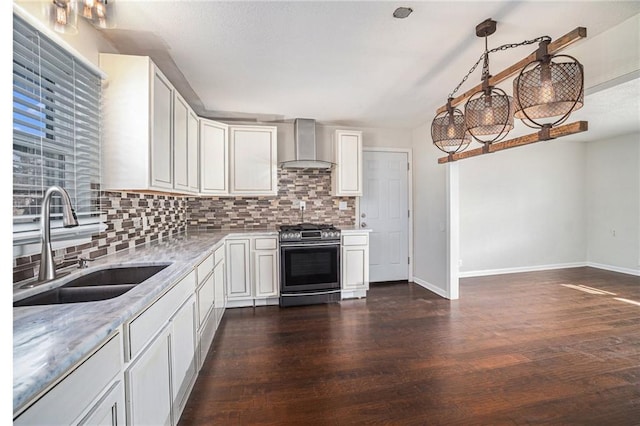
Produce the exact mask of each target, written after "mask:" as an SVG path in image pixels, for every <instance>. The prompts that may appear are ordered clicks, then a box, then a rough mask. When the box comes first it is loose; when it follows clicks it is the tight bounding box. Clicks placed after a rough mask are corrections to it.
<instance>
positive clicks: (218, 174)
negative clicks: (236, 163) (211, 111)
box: [200, 118, 229, 195]
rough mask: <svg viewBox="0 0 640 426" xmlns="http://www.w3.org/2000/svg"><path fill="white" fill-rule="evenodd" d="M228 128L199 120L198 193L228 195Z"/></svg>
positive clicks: (213, 122) (210, 121) (224, 125)
mask: <svg viewBox="0 0 640 426" xmlns="http://www.w3.org/2000/svg"><path fill="white" fill-rule="evenodd" d="M228 133H229V126H227V125H226V124H223V123H218V122H217V121H212V120H206V119H204V118H203V119H201V120H200V193H201V194H208V195H227V194H229V184H228V182H229V179H228V178H227V176H228V170H229V143H228Z"/></svg>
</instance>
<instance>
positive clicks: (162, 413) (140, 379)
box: [125, 327, 171, 426]
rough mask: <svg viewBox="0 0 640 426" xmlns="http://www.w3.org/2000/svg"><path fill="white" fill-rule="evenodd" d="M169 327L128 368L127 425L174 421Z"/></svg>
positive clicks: (169, 422)
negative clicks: (172, 413) (172, 419)
mask: <svg viewBox="0 0 640 426" xmlns="http://www.w3.org/2000/svg"><path fill="white" fill-rule="evenodd" d="M169 362H170V358H169V327H165V328H164V329H163V330H162V332H161V333H160V335H159V336H158V337H157V338H156V340H154V341H153V343H152V344H151V346H149V347H148V348H147V350H146V351H145V352H144V353H143V354H142V355H141V356H140V357H139V358H138V359H137V360H136V362H135V363H134V365H133V366H132V367H131V368H129V370H127V372H126V374H125V379H126V381H127V390H128V392H127V395H128V396H127V404H128V407H127V424H128V425H158V426H160V425H170V424H171V380H170V366H169Z"/></svg>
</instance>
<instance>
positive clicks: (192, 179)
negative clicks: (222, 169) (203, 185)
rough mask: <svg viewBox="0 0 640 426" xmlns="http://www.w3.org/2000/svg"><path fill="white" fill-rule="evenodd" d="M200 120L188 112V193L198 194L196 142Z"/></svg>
mask: <svg viewBox="0 0 640 426" xmlns="http://www.w3.org/2000/svg"><path fill="white" fill-rule="evenodd" d="M199 127H200V119H199V118H198V116H197V115H196V114H195V112H193V111H191V110H189V116H188V117H187V145H188V148H187V149H188V151H189V154H188V157H187V159H188V165H189V171H188V173H189V191H190V192H194V193H195V192H198V191H199V190H200V186H199V184H198V170H199V167H198V166H199V154H198V141H199V140H200V128H199Z"/></svg>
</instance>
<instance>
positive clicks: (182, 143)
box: [173, 94, 189, 191]
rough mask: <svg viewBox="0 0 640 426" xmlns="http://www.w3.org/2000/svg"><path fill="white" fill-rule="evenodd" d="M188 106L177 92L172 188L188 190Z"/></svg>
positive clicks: (175, 96)
mask: <svg viewBox="0 0 640 426" xmlns="http://www.w3.org/2000/svg"><path fill="white" fill-rule="evenodd" d="M188 116H189V107H188V106H187V103H186V102H185V101H184V100H183V99H182V98H181V97H180V96H178V95H177V94H175V95H174V102H173V188H174V189H178V190H181V191H188V190H189V146H188V142H189V139H188V134H187V130H188V126H187V121H188Z"/></svg>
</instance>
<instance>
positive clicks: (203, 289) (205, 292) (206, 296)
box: [197, 274, 215, 327]
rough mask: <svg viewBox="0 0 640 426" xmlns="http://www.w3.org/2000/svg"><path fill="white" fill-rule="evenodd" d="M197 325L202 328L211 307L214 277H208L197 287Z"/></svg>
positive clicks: (213, 294) (213, 295) (213, 293)
mask: <svg viewBox="0 0 640 426" xmlns="http://www.w3.org/2000/svg"><path fill="white" fill-rule="evenodd" d="M197 294H198V325H199V326H200V327H202V326H203V325H204V322H205V320H206V319H207V317H208V316H209V312H210V311H211V308H212V307H213V302H214V297H215V281H214V275H213V274H211V275H209V276H208V277H207V278H206V280H205V282H204V284H202V285H201V286H200V287H198V290H197Z"/></svg>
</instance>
